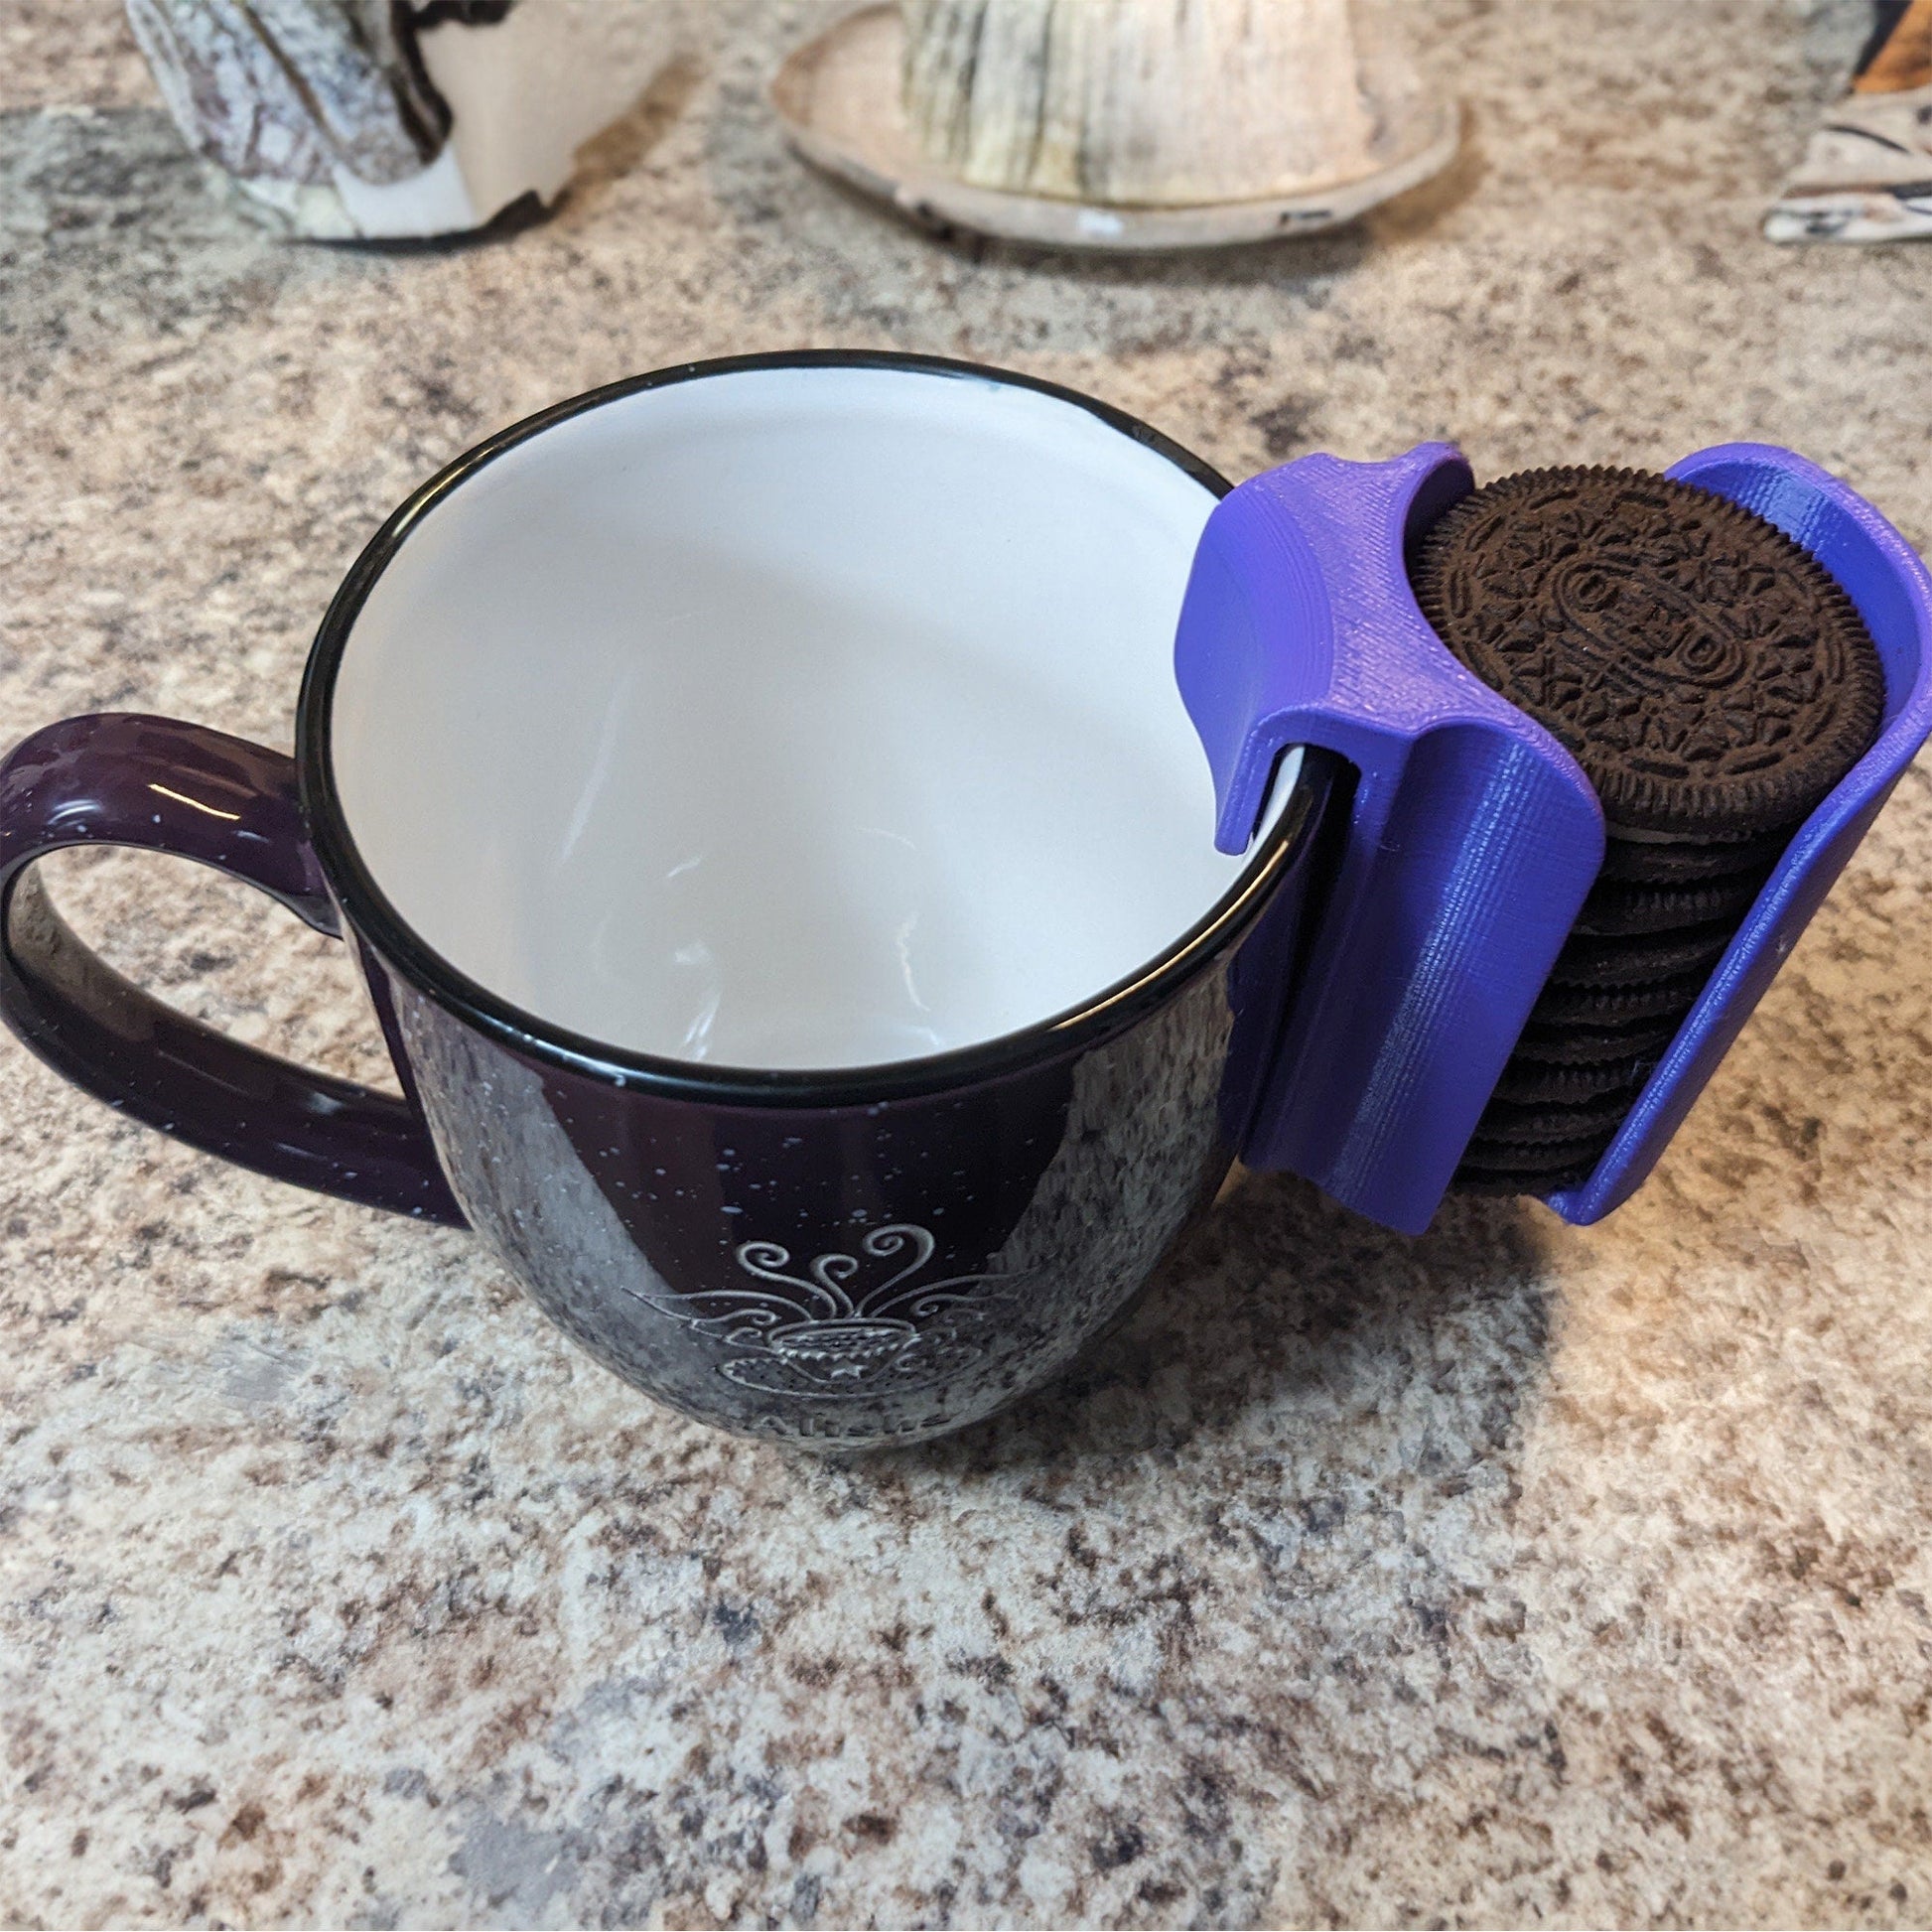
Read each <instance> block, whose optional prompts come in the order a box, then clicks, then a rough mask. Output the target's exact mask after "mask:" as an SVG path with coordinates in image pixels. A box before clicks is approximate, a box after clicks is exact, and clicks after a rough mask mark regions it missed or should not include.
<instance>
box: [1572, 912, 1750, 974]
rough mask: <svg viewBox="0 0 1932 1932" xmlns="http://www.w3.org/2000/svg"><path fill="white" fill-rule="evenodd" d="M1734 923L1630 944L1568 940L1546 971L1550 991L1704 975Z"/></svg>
mask: <svg viewBox="0 0 1932 1932" xmlns="http://www.w3.org/2000/svg"><path fill="white" fill-rule="evenodd" d="M1735 930H1736V923H1735V921H1734V920H1733V921H1725V920H1722V919H1720V920H1717V921H1715V922H1713V923H1709V924H1706V925H1695V926H1691V927H1690V928H1688V929H1687V930H1685V931H1682V932H1653V933H1649V934H1646V935H1645V936H1644V937H1642V938H1634V939H1597V938H1591V937H1590V936H1589V935H1588V934H1578V935H1576V936H1574V937H1572V938H1571V939H1570V940H1569V941H1568V942H1567V943H1566V944H1565V946H1564V949H1563V951H1562V952H1560V953H1559V954H1558V955H1557V963H1556V964H1555V965H1554V966H1553V967H1551V969H1550V984H1551V985H1552V986H1572V987H1584V988H1589V989H1599V988H1607V989H1614V988H1617V987H1625V986H1655V985H1658V984H1660V983H1662V982H1664V981H1667V980H1673V979H1676V978H1678V977H1679V976H1680V975H1683V974H1687V973H1703V974H1708V973H1709V972H1710V970H1711V968H1712V967H1713V966H1715V965H1716V964H1717V963H1718V961H1719V960H1720V959H1722V958H1723V957H1724V952H1725V947H1726V946H1727V945H1729V944H1730V937H1731V934H1732V933H1733V932H1734V931H1735Z"/></svg>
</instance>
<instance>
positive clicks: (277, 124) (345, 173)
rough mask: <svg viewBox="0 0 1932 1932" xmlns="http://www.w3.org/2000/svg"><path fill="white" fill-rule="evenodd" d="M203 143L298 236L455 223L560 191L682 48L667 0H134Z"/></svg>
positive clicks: (389, 232) (194, 138)
mask: <svg viewBox="0 0 1932 1932" xmlns="http://www.w3.org/2000/svg"><path fill="white" fill-rule="evenodd" d="M126 3H127V13H128V19H129V21H130V23H131V24H132V26H133V29H134V35H135V38H136V40H137V41H139V43H140V45H141V51H142V52H143V53H144V54H145V55H146V56H147V59H148V64H149V66H150V67H151V68H152V69H154V74H155V78H156V80H157V82H158V83H159V85H160V88H161V93H162V97H163V99H164V100H165V101H166V102H167V104H168V108H169V111H170V112H171V113H172V114H173V116H174V118H175V121H176V123H177V124H178V125H179V126H180V128H181V130H182V132H183V134H184V135H185V136H186V137H187V139H188V141H189V143H190V145H191V146H193V147H194V148H195V149H196V150H197V152H199V153H201V154H204V155H206V156H207V158H208V159H209V160H211V161H214V162H216V163H217V164H219V166H221V167H222V168H223V169H225V170H226V171H227V173H228V174H229V175H230V176H231V177H232V178H233V180H234V181H235V182H236V184H237V185H238V186H239V187H240V189H241V190H242V192H243V193H244V194H245V195H247V197H248V198H249V200H250V201H251V203H253V204H254V205H255V206H256V207H260V208H263V209H266V210H267V211H268V212H269V213H270V214H271V215H272V216H274V217H275V218H276V219H278V220H279V221H280V222H281V223H283V224H284V225H285V226H286V227H287V228H289V229H290V230H291V231H292V232H294V233H297V234H303V235H310V236H315V237H318V238H322V239H328V240H343V239H351V238H355V237H370V238H374V237H401V236H421V235H435V234H452V233H460V232H463V231H465V230H468V229H473V228H478V227H481V226H483V225H484V224H485V223H486V222H488V221H489V220H490V219H492V218H493V217H494V216H495V215H497V214H498V213H500V212H501V211H502V210H503V209H504V208H506V207H509V206H511V204H513V203H516V202H519V201H522V200H524V199H525V198H526V197H529V196H535V197H536V198H538V199H539V200H541V201H544V202H548V201H550V200H552V199H554V197H556V196H557V195H558V194H559V193H561V191H562V189H563V187H564V184H565V183H566V182H567V181H568V180H569V178H570V173H571V168H572V163H573V158H574V156H575V154H576V151H577V149H578V148H579V147H580V146H581V145H582V144H583V143H584V142H585V141H587V140H589V139H590V138H591V136H592V135H594V134H596V133H597V132H598V131H599V130H600V129H601V128H603V127H605V126H606V125H608V124H609V123H610V122H611V121H612V120H613V119H615V118H616V117H617V116H618V115H620V114H621V113H622V112H623V111H624V109H625V108H627V107H628V106H629V105H630V104H631V102H632V101H633V100H634V99H635V98H636V97H637V95H638V94H639V93H640V92H641V91H642V90H643V89H644V87H645V86H647V85H648V84H649V82H650V80H651V78H652V77H653V75H654V74H655V73H656V72H657V71H658V70H659V69H661V68H662V67H663V66H664V64H665V63H666V62H667V61H668V60H669V59H670V58H671V57H672V55H673V54H674V53H675V52H676V47H677V40H678V31H679V22H678V14H677V11H676V8H675V7H674V6H673V5H672V4H671V0H126Z"/></svg>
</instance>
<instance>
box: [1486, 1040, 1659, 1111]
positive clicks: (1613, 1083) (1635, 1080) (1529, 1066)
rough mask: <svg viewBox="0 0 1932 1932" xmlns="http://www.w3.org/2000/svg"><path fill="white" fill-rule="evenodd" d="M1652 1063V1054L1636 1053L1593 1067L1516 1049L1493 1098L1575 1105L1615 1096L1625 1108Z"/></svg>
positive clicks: (1527, 1103)
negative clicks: (1546, 1057)
mask: <svg viewBox="0 0 1932 1932" xmlns="http://www.w3.org/2000/svg"><path fill="white" fill-rule="evenodd" d="M1656 1064H1657V1055H1656V1054H1655V1053H1637V1054H1627V1055H1625V1057H1624V1058H1622V1059H1618V1060H1602V1061H1599V1062H1598V1063H1597V1064H1596V1065H1594V1066H1565V1065H1564V1064H1563V1063H1562V1061H1560V1060H1539V1059H1532V1058H1531V1057H1529V1055H1527V1054H1526V1053H1524V1052H1523V1051H1522V1050H1521V1049H1520V1048H1519V1049H1518V1051H1517V1053H1516V1055H1515V1057H1514V1058H1512V1059H1511V1061H1510V1062H1509V1065H1508V1066H1507V1067H1505V1068H1504V1069H1503V1077H1502V1078H1501V1080H1499V1081H1498V1082H1497V1084H1496V1094H1495V1097H1496V1099H1497V1100H1498V1101H1507V1102H1509V1103H1511V1104H1512V1105H1525V1106H1532V1107H1536V1106H1557V1107H1579V1106H1584V1105H1586V1104H1587V1103H1588V1102H1590V1101H1598V1100H1604V1099H1607V1098H1609V1097H1611V1096H1617V1097H1619V1098H1620V1099H1621V1101H1622V1104H1623V1105H1624V1106H1625V1107H1626V1108H1627V1107H1628V1105H1629V1103H1630V1102H1631V1101H1632V1100H1634V1099H1635V1098H1636V1096H1637V1089H1638V1088H1639V1087H1641V1086H1642V1085H1643V1082H1644V1078H1645V1076H1646V1075H1647V1074H1648V1073H1649V1071H1650V1069H1651V1068H1652V1067H1653V1066H1655V1065H1656Z"/></svg>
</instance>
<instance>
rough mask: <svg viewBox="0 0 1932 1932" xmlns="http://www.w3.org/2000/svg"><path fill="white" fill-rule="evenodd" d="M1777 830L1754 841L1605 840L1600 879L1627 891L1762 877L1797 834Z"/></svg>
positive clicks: (1791, 827)
mask: <svg viewBox="0 0 1932 1932" xmlns="http://www.w3.org/2000/svg"><path fill="white" fill-rule="evenodd" d="M1797 829H1798V828H1797V826H1795V825H1781V826H1779V827H1778V829H1777V830H1776V831H1774V832H1766V833H1764V834H1763V835H1762V836H1760V837H1758V838H1754V839H1716V840H1710V841H1707V842H1705V843H1702V844H1700V843H1698V842H1696V841H1686V840H1681V839H1672V840H1661V839H1642V840H1639V839H1610V840H1609V841H1608V842H1607V843H1606V844H1605V846H1604V849H1603V870H1602V871H1601V872H1600V873H1599V874H1598V875H1597V877H1598V878H1599V879H1603V880H1614V881H1617V882H1619V883H1623V884H1628V885H1632V886H1697V885H1702V884H1704V883H1705V882H1707V881H1709V880H1715V879H1735V878H1738V877H1739V876H1740V875H1744V874H1756V875H1758V876H1760V877H1762V876H1763V875H1764V874H1766V873H1768V872H1769V871H1770V870H1771V868H1772V867H1773V866H1774V865H1776V864H1777V862H1778V861H1779V860H1780V859H1781V858H1783V857H1784V848H1785V847H1786V846H1787V845H1789V844H1790V843H1791V840H1792V837H1793V835H1794V834H1795V833H1796V832H1797Z"/></svg>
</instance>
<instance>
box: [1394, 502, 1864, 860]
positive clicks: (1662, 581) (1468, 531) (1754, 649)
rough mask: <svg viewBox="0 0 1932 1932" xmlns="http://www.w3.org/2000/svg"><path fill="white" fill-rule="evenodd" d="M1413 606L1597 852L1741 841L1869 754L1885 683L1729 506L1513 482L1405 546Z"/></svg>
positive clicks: (1759, 530)
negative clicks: (1540, 728) (1502, 702)
mask: <svg viewBox="0 0 1932 1932" xmlns="http://www.w3.org/2000/svg"><path fill="white" fill-rule="evenodd" d="M1413 575H1414V583H1415V591H1416V598H1417V601H1418V602H1419V603H1420V604H1421V606H1422V609H1423V614H1424V616H1426V617H1427V618H1428V620H1429V621H1430V623H1431V624H1432V625H1433V626H1434V627H1435V630H1436V633H1437V635H1438V636H1440V637H1441V638H1442V640H1443V642H1444V643H1445V644H1447V645H1448V646H1449V649H1450V650H1451V651H1453V652H1454V653H1455V655H1456V656H1457V657H1458V658H1460V659H1461V661H1462V662H1463V663H1464V664H1465V665H1467V666H1468V668H1469V669H1470V670H1471V671H1473V672H1474V673H1475V674H1476V676H1477V677H1479V678H1481V679H1482V681H1483V682H1484V683H1485V684H1488V685H1490V686H1491V687H1492V688H1494V689H1495V690H1497V691H1500V692H1501V693H1502V695H1503V696H1504V697H1506V698H1508V699H1509V700H1510V702H1511V703H1512V704H1515V705H1516V706H1518V707H1519V708H1520V709H1521V710H1523V711H1526V712H1528V713H1529V715H1530V716H1531V717H1532V718H1535V719H1537V720H1538V721H1539V722H1540V723H1541V724H1543V725H1544V726H1545V727H1547V728H1548V730H1549V731H1550V732H1551V733H1552V734H1553V735H1554V736H1555V737H1556V738H1557V739H1559V740H1560V741H1561V742H1562V744H1563V745H1564V746H1565V747H1566V748H1567V749H1568V750H1569V751H1570V753H1571V754H1572V756H1573V757H1575V759H1577V761H1578V763H1579V764H1581V765H1582V766H1583V768H1584V770H1585V772H1586V773H1587V775H1588V777H1589V780H1590V783H1591V784H1592V785H1593V786H1594V787H1595V788H1596V795H1597V797H1598V798H1599V799H1600V800H1601V801H1602V805H1603V816H1604V819H1605V821H1606V822H1607V825H1608V829H1609V832H1610V834H1611V836H1612V837H1620V836H1623V835H1625V834H1628V833H1636V834H1638V835H1640V836H1652V837H1663V838H1667V839H1668V838H1677V839H1684V840H1688V841H1691V842H1694V843H1698V844H1709V843H1711V842H1712V841H1714V840H1724V839H1743V838H1752V837H1756V836H1760V835H1762V834H1765V833H1768V832H1771V831H1774V830H1776V829H1777V828H1778V827H1780V826H1786V825H1791V824H1793V823H1795V822H1796V821H1798V820H1800V819H1802V818H1803V817H1805V815H1806V814H1807V813H1809V812H1810V811H1811V810H1812V809H1813V808H1814V807H1815V806H1817V805H1818V804H1819V803H1820V802H1821V801H1822V800H1823V799H1824V797H1825V795H1826V794H1827V793H1828V792H1829V791H1830V790H1831V789H1832V787H1833V786H1834V785H1836V784H1837V783H1838V781H1839V780H1840V779H1841V778H1842V777H1843V776H1844V775H1845V774H1846V772H1848V771H1849V770H1850V769H1851V768H1852V766H1853V765H1854V764H1856V763H1857V762H1858V760H1859V759H1861V758H1862V757H1863V755H1864V753H1865V752H1866V750H1868V749H1869V747H1870V745H1871V741H1872V739H1873V738H1874V737H1875V736H1876V735H1877V730H1878V723H1879V717H1880V713H1881V711H1882V709H1883V706H1884V699H1885V684H1884V672H1883V669H1882V667H1881V666H1880V664H1879V661H1878V654H1877V651H1876V650H1875V649H1874V647H1873V646H1872V642H1871V639H1870V636H1869V635H1868V634H1867V632H1866V630H1865V627H1864V623H1863V620H1862V619H1861V618H1860V616H1859V614H1858V611H1857V609H1856V608H1855V607H1854V606H1853V603H1852V601H1851V599H1850V598H1849V597H1847V596H1846V594H1845V592H1844V591H1843V590H1842V589H1841V588H1840V586H1839V584H1838V582H1837V580H1836V579H1835V578H1834V577H1833V576H1832V575H1831V573H1830V572H1829V571H1828V570H1826V569H1825V567H1824V566H1823V565H1822V564H1820V563H1819V562H1818V561H1817V560H1816V559H1815V558H1814V557H1812V556H1811V555H1810V554H1809V553H1808V552H1806V551H1805V550H1804V549H1802V548H1801V547H1800V546H1799V545H1798V544H1796V543H1794V542H1793V541H1792V540H1791V539H1790V538H1789V537H1787V536H1786V535H1785V534H1784V533H1783V531H1781V530H1779V529H1777V528H1776V527H1775V526H1774V525H1772V524H1770V523H1767V522H1766V521H1765V520H1764V519H1763V518H1762V517H1761V516H1757V515H1755V514H1754V513H1753V512H1751V511H1750V510H1747V509H1745V508H1743V506H1742V505H1741V504H1737V503H1733V502H1731V501H1730V500H1729V499H1728V498H1726V497H1723V496H1719V495H1717V494H1715V493H1714V492H1713V491H1710V490H1707V489H1699V488H1696V487H1694V486H1693V485H1692V484H1690V483H1673V482H1671V481H1670V480H1669V479H1668V478H1664V477H1652V476H1646V475H1644V474H1643V473H1642V472H1640V471H1635V470H1532V471H1527V472H1525V473H1524V474H1522V475H1521V476H1515V477H1507V478H1505V479H1504V480H1503V481H1502V482H1500V483H1491V484H1489V485H1488V486H1487V487H1486V488H1484V489H1479V490H1477V491H1475V493H1474V494H1473V495H1470V496H1465V497H1464V498H1463V499H1462V500H1461V501H1460V502H1459V503H1456V504H1454V505H1452V506H1451V507H1450V508H1449V510H1448V511H1447V512H1445V514H1444V515H1443V516H1442V517H1441V518H1439V519H1438V521H1437V522H1436V523H1435V525H1434V526H1433V527H1432V528H1431V529H1430V530H1429V532H1428V534H1427V535H1426V536H1425V537H1424V538H1423V541H1422V545H1421V548H1420V550H1419V552H1418V554H1417V559H1416V566H1415V570H1414V573H1413Z"/></svg>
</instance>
